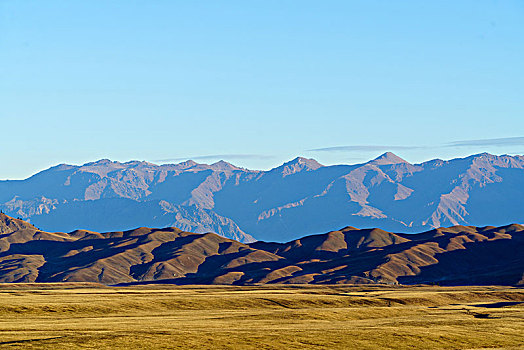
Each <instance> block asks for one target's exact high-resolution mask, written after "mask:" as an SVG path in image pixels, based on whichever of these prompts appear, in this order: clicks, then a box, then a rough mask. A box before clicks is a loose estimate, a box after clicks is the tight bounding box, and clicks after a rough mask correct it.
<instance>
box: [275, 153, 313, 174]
mask: <svg viewBox="0 0 524 350" xmlns="http://www.w3.org/2000/svg"><path fill="white" fill-rule="evenodd" d="M321 167H323V165H322V164H320V163H319V162H317V161H316V160H315V159H313V158H303V157H296V158H295V159H292V160H290V161H289V162H286V163H284V164H282V165H281V166H279V167H277V168H275V169H273V171H275V170H276V171H280V172H282V175H284V176H287V175H291V174H295V173H298V172H301V171H303V170H305V171H312V170H317V169H318V168H321Z"/></svg>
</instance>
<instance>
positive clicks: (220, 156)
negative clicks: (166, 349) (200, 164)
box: [154, 154, 274, 163]
mask: <svg viewBox="0 0 524 350" xmlns="http://www.w3.org/2000/svg"><path fill="white" fill-rule="evenodd" d="M272 158H274V156H269V155H264V154H209V155H201V156H193V157H180V158H168V159H156V160H154V162H158V163H166V162H181V161H185V160H189V159H191V160H204V161H205V160H215V159H231V160H242V159H255V160H264V159H272Z"/></svg>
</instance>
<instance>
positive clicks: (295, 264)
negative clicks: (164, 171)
mask: <svg viewBox="0 0 524 350" xmlns="http://www.w3.org/2000/svg"><path fill="white" fill-rule="evenodd" d="M523 248H524V226H522V225H517V224H514V225H508V226H502V227H492V226H488V227H473V226H453V227H449V228H439V229H434V230H431V231H427V232H423V233H419V234H399V233H391V232H386V231H383V230H380V229H356V228H354V227H349V226H348V227H346V228H343V229H341V230H338V231H332V232H328V233H325V234H320V235H311V236H306V237H303V238H300V239H297V240H294V241H290V242H287V243H271V242H262V241H258V242H254V243H250V244H244V243H240V242H237V241H235V240H232V239H228V238H225V237H222V236H219V235H216V234H214V233H205V234H197V233H191V232H185V231H182V230H180V229H177V228H173V227H168V228H162V229H152V228H145V227H141V228H137V229H134V230H129V231H119V232H108V233H98V232H92V231H86V230H76V231H72V232H69V233H61V232H57V233H49V232H44V231H41V230H39V229H37V228H36V227H34V226H32V225H30V224H29V223H26V222H24V221H22V220H17V219H13V218H11V217H9V216H7V215H5V214H0V282H73V281H77V282H78V281H82V282H99V283H104V284H125V283H155V282H159V283H175V284H254V283H401V284H414V283H439V284H444V285H465V284H500V285H523V284H524V278H523V274H524V255H523V254H522V251H523Z"/></svg>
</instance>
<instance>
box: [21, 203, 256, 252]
mask: <svg viewBox="0 0 524 350" xmlns="http://www.w3.org/2000/svg"><path fill="white" fill-rule="evenodd" d="M31 222H32V223H33V224H35V225H36V226H38V227H45V228H46V229H48V230H50V231H72V230H75V229H77V228H84V229H87V230H91V231H106V230H109V231H111V230H113V231H116V230H122V229H124V230H127V229H132V228H135V227H138V226H143V225H147V226H149V227H178V228H180V229H181V230H184V231H191V232H195V233H206V232H215V233H217V234H219V235H221V236H224V237H227V238H232V239H234V240H237V241H239V242H244V243H249V242H253V241H255V239H254V238H253V237H252V236H250V235H248V234H247V233H245V232H244V231H242V230H241V229H240V228H239V227H238V225H237V224H236V223H235V222H233V221H232V220H231V219H229V218H226V217H223V216H221V215H218V214H216V213H215V212H213V211H212V210H208V209H202V208H198V207H192V206H181V205H175V204H171V203H169V202H167V201H160V200H154V201H153V200H152V201H147V202H138V201H135V200H132V199H127V198H103V199H99V200H96V201H73V202H68V203H62V204H57V205H56V206H55V209H54V210H53V211H50V212H49V213H47V214H40V215H35V216H33V217H32V218H31Z"/></svg>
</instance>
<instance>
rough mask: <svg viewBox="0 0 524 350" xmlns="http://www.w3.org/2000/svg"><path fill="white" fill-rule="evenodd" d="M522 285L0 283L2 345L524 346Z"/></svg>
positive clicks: (143, 346) (57, 346) (317, 347)
mask: <svg viewBox="0 0 524 350" xmlns="http://www.w3.org/2000/svg"><path fill="white" fill-rule="evenodd" d="M523 301H524V289H522V288H511V287H496V286H488V287H437V286H435V287H433V286H411V287H405V286H362V285H336V286H334V285H331V286H318V285H293V286H291V285H263V286H244V287H236V286H183V287H180V286H168V285H149V286H132V287H105V286H100V285H96V284H1V285H0V347H2V348H35V349H41V348H49V349H71V348H96V349H133V348H140V349H165V348H181V349H304V348H311V349H379V348H382V349H485V348H504V349H521V348H524V303H522V302H523Z"/></svg>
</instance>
